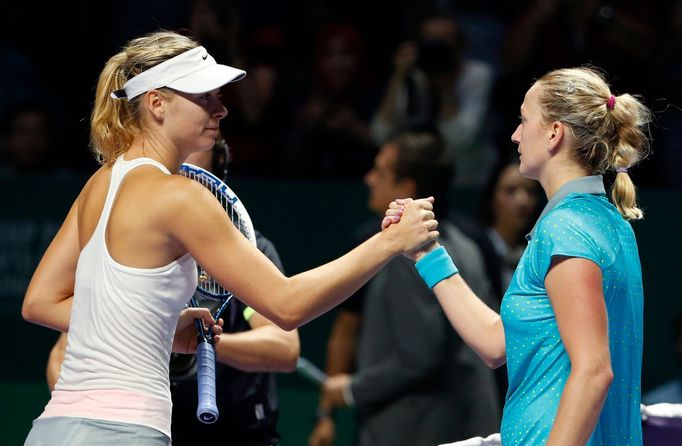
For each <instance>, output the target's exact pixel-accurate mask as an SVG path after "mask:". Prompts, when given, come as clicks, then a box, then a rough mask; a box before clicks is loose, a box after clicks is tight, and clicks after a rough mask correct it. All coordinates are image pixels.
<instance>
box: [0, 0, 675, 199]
mask: <svg viewBox="0 0 682 446" xmlns="http://www.w3.org/2000/svg"><path fill="white" fill-rule="evenodd" d="M102 8H103V9H102ZM4 9H5V13H4V14H3V16H4V20H3V26H2V28H1V29H0V32H1V33H2V34H1V35H0V36H1V38H0V61H1V62H0V63H1V64H2V67H3V69H2V71H1V72H0V80H1V82H0V123H2V135H1V136H2V137H1V140H0V141H1V142H0V144H1V145H0V166H1V167H2V171H5V172H30V171H37V172H42V173H45V172H61V173H65V172H68V171H72V170H81V171H83V170H85V171H91V170H92V169H93V168H94V161H93V159H92V157H91V156H90V155H89V154H88V150H87V145H88V137H87V133H88V117H89V112H90V108H91V104H92V102H93V97H94V86H95V83H96V76H97V73H98V72H99V70H100V69H101V67H102V66H103V64H104V62H105V60H106V58H107V57H109V56H110V55H112V54H114V52H115V51H117V49H118V48H119V47H120V46H121V45H122V44H123V43H124V42H125V41H126V40H128V39H130V38H132V37H135V36H138V35H140V34H143V33H146V32H149V31H152V30H156V29H159V28H166V29H173V30H184V31H185V32H186V33H188V34H191V35H193V36H195V37H197V38H198V39H199V40H200V41H201V42H202V44H203V45H204V46H205V47H207V49H208V50H209V52H210V53H211V54H212V55H214V57H215V58H216V59H217V60H218V61H219V62H221V63H227V64H231V65H234V66H238V67H241V68H244V69H246V71H247V72H248V76H247V77H246V79H245V80H244V81H243V82H240V83H238V84H235V85H234V86H229V87H227V88H226V91H225V104H226V106H227V108H228V109H229V112H230V115H229V118H228V119H225V120H224V121H223V129H222V130H223V134H224V135H225V137H226V139H227V140H228V143H229V144H230V147H231V150H232V160H231V161H232V163H233V165H232V172H233V173H234V175H248V176H255V177H265V178H268V177H284V178H292V179H306V180H307V179H315V180H319V179H323V180H330V179H334V180H357V179H360V178H361V177H362V175H364V173H365V172H366V171H367V170H368V168H369V167H370V165H371V161H372V159H373V157H374V155H375V154H376V151H377V149H378V147H379V146H380V145H381V144H382V143H383V142H384V141H385V140H386V139H387V138H388V137H389V136H390V135H392V134H393V133H395V132H396V131H399V130H402V129H405V128H412V129H414V128H416V127H421V128H429V129H435V130H437V131H439V132H440V134H441V136H442V138H443V139H444V140H445V142H446V144H447V146H448V149H449V150H450V151H451V152H452V153H453V154H454V155H455V158H454V159H455V163H456V167H457V174H456V176H455V178H456V179H455V184H454V185H455V186H462V187H475V188H476V187H480V186H482V185H483V184H484V183H485V181H486V180H487V178H488V176H489V174H490V172H491V170H492V169H493V166H494V164H495V161H496V160H499V159H502V158H504V157H506V156H508V155H509V154H513V153H514V152H515V147H514V145H513V144H512V143H511V142H510V140H509V136H510V135H511V133H512V131H513V129H514V128H515V127H516V125H517V115H518V106H519V104H520V102H521V101H522V98H523V94H524V92H525V91H526V89H527V87H528V86H529V85H530V84H531V82H532V80H533V79H535V78H537V77H539V76H541V75H542V74H544V73H545V72H547V71H548V70H550V69H554V68H559V67H565V66H574V65H583V64H593V65H595V66H597V67H599V68H601V69H604V70H605V71H606V73H607V74H608V77H609V79H610V80H611V81H612V84H613V89H614V91H616V92H630V93H637V94H641V95H642V96H643V97H644V99H645V101H646V103H647V104H648V105H649V106H650V107H651V108H653V110H654V111H656V112H657V114H656V118H657V119H656V123H655V125H654V127H653V128H652V136H653V138H654V145H653V147H654V150H653V153H652V156H651V159H650V160H649V161H648V162H647V163H643V165H642V167H641V168H638V169H636V170H635V172H634V177H635V181H636V184H638V185H640V186H645V187H656V188H669V187H676V188H679V187H680V186H681V185H682V180H681V179H680V178H682V176H680V175H678V174H677V170H678V169H679V167H680V166H681V165H682V155H681V154H680V150H679V147H680V141H681V138H682V135H681V134H680V132H681V130H680V128H682V127H681V126H679V123H680V122H681V120H682V112H681V110H680V108H679V105H680V104H681V103H682V101H680V87H679V83H678V78H679V74H680V70H681V67H682V2H680V1H667V2H664V1H660V2H641V1H635V0H621V1H607V0H514V1H511V0H497V1H486V0H482V1H481V0H478V1H471V0H464V1H455V0H450V1H447V0H432V1H418V2H417V1H414V0H396V1H391V2H388V1H372V2H367V1H361V0H347V1H343V2H341V1H336V0H326V1H315V2H310V1H307V2H305V1H296V2H278V1H268V0H265V1H250V2H244V1H225V0H174V1H160V0H158V1H149V0H147V1H137V0H136V1H133V0H119V1H116V2H108V3H107V4H106V5H100V4H97V3H95V2H84V1H80V2H48V3H38V2H33V1H24V2H18V1H14V2H9V4H8V5H6V6H5V7H4ZM100 9H102V10H103V11H106V12H105V13H102V12H100Z"/></svg>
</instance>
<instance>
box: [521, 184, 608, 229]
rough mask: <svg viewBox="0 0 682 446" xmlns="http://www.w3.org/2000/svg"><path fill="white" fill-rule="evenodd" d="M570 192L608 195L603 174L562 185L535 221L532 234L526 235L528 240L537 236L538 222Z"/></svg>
mask: <svg viewBox="0 0 682 446" xmlns="http://www.w3.org/2000/svg"><path fill="white" fill-rule="evenodd" d="M570 194H595V195H606V189H604V178H603V177H602V176H601V175H591V176H587V177H580V178H576V179H575V180H571V181H569V182H568V183H566V184H564V185H563V186H561V187H560V188H559V190H558V191H556V193H555V194H554V195H553V196H552V198H551V199H550V200H549V201H548V202H547V205H546V206H545V208H544V209H543V210H542V214H540V217H538V219H537V221H536V222H535V225H534V226H533V229H531V230H530V234H528V235H526V240H527V241H530V240H531V239H532V238H533V237H534V236H535V228H536V227H537V226H538V222H539V221H540V220H542V218H543V217H544V216H545V215H547V214H548V213H549V211H551V210H552V209H554V208H555V207H556V206H557V205H558V204H559V203H561V201H562V200H563V199H564V198H566V197H567V196H568V195H570Z"/></svg>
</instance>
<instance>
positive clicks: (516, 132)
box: [511, 124, 521, 145]
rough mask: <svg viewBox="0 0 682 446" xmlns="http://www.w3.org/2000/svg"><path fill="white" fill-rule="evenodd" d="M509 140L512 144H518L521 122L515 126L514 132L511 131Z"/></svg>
mask: <svg viewBox="0 0 682 446" xmlns="http://www.w3.org/2000/svg"><path fill="white" fill-rule="evenodd" d="M511 140H512V142H513V143H514V144H517V145H518V144H519V142H521V124H519V125H518V126H517V127H516V130H514V133H512V136H511Z"/></svg>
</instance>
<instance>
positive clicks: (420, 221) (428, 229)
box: [167, 179, 438, 330]
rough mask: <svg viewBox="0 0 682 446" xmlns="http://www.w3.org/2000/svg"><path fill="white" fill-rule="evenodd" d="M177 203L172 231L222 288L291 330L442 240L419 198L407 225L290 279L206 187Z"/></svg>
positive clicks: (186, 189)
mask: <svg viewBox="0 0 682 446" xmlns="http://www.w3.org/2000/svg"><path fill="white" fill-rule="evenodd" d="M183 180H186V179H183ZM176 197H177V199H176V200H174V205H173V206H170V207H168V209H169V215H168V217H169V218H168V220H167V224H168V231H169V232H170V233H171V234H172V235H173V236H174V237H176V238H177V240H178V241H179V243H181V244H182V245H183V246H184V247H185V249H187V251H189V252H190V253H191V254H192V256H193V257H194V258H195V259H196V261H197V262H198V263H199V264H200V265H202V267H204V268H205V269H206V271H207V272H208V273H209V274H210V275H211V276H212V277H214V278H216V279H217V280H218V282H219V283H221V284H222V285H223V286H224V287H225V288H227V289H229V290H231V291H232V292H233V293H234V294H235V295H237V296H239V298H240V300H242V301H243V302H244V303H246V304H247V305H249V306H250V307H252V308H253V309H254V310H256V311H257V312H258V313H260V314H262V315H263V316H265V317H266V318H268V319H270V320H271V321H273V322H274V323H275V324H277V325H278V326H280V327H281V328H283V329H285V330H292V329H294V328H297V327H299V326H301V325H303V324H305V323H306V322H308V321H310V320H311V319H314V318H315V317H317V316H319V315H320V314H322V313H324V312H326V311H328V310H329V309H331V308H332V307H334V306H335V305H338V304H339V303H340V302H342V301H343V300H344V299H346V298H347V297H348V296H350V295H351V294H352V293H354V292H355V291H357V289H358V288H360V286H362V285H363V284H364V283H365V282H366V281H367V280H369V279H370V278H371V277H372V276H373V275H374V274H375V273H376V272H377V271H379V269H380V268H381V267H382V266H384V265H385V264H386V263H387V262H388V261H390V260H391V259H392V258H393V257H395V256H396V255H398V254H401V253H402V252H405V251H408V250H414V249H417V248H419V247H421V246H422V245H424V244H426V243H428V242H429V241H432V240H434V239H435V238H436V237H437V236H438V232H437V231H435V229H436V226H437V222H436V221H435V220H433V212H431V209H432V205H431V202H430V201H427V200H416V201H415V202H414V203H412V204H411V205H409V206H407V207H406V209H405V212H404V215H403V221H402V222H401V223H400V224H398V225H393V227H392V228H389V230H386V231H382V233H380V234H377V235H375V236H374V237H372V238H371V239H369V240H368V241H366V242H365V243H363V244H362V245H360V246H358V247H357V248H355V249H354V250H352V251H351V252H349V253H347V254H346V255H344V256H342V257H340V258H338V259H336V260H334V261H331V262H329V263H327V264H325V265H322V266H320V267H318V268H315V269H312V270H309V271H305V272H303V273H300V274H297V275H295V276H293V277H285V276H284V275H283V274H282V273H281V272H280V271H279V270H278V269H277V268H276V267H275V266H274V265H273V264H272V263H271V262H270V261H269V260H268V259H267V257H265V255H263V254H262V253H261V252H260V251H258V249H256V248H255V247H254V246H252V245H251V244H250V243H249V242H248V241H247V240H246V238H245V237H243V236H242V234H241V233H239V232H238V231H237V229H236V228H235V227H234V225H232V223H231V222H230V221H229V219H228V218H227V217H226V215H225V211H224V210H223V209H222V208H221V206H220V205H219V204H218V202H217V200H216V199H215V198H214V197H213V196H212V195H211V194H210V193H209V192H208V191H207V190H205V189H204V188H203V187H202V186H201V185H199V184H196V185H195V184H189V180H186V181H185V184H183V185H182V192H180V193H178V194H176Z"/></svg>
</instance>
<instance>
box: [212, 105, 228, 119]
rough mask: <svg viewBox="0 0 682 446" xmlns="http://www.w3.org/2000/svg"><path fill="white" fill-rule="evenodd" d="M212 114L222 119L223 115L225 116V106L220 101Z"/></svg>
mask: <svg viewBox="0 0 682 446" xmlns="http://www.w3.org/2000/svg"><path fill="white" fill-rule="evenodd" d="M213 116H214V117H215V118H216V119H219V120H220V119H223V118H224V117H225V116H227V108H226V107H225V106H224V105H223V104H222V103H220V105H218V106H217V107H216V110H215V111H214V112H213Z"/></svg>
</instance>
